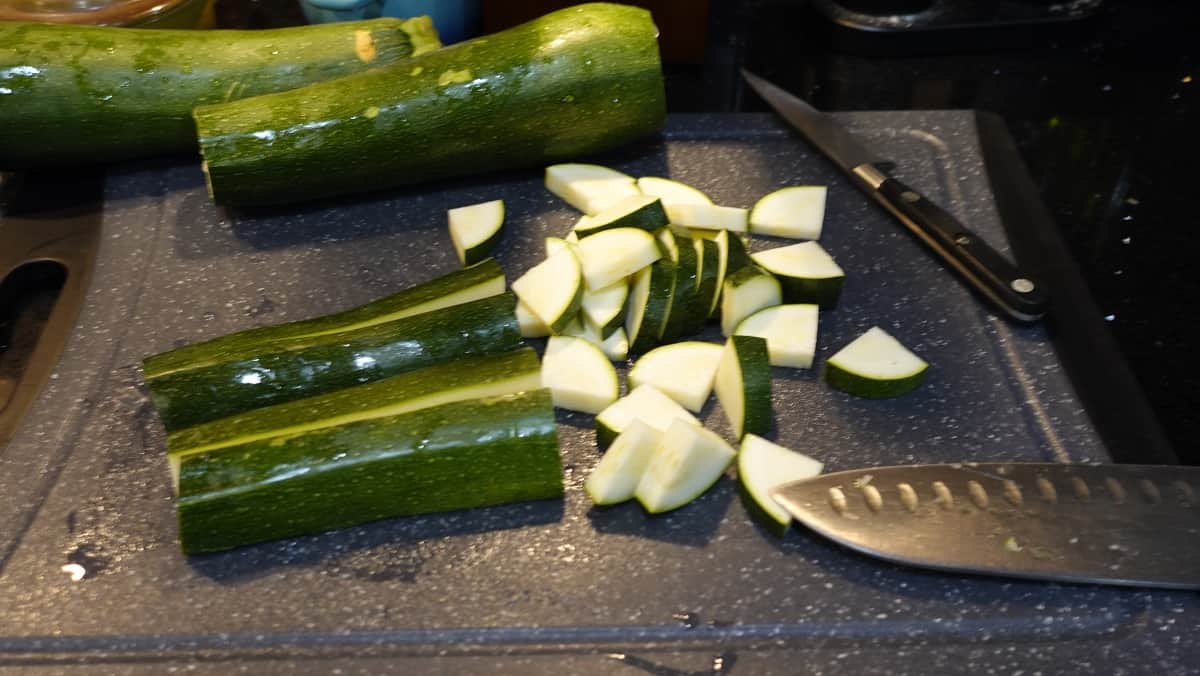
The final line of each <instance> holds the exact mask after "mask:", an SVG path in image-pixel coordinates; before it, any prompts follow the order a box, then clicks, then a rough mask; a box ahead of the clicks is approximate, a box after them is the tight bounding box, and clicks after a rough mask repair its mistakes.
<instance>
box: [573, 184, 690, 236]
mask: <svg viewBox="0 0 1200 676" xmlns="http://www.w3.org/2000/svg"><path fill="white" fill-rule="evenodd" d="M584 219H586V222H585V221H584ZM666 225H667V212H666V211H665V210H664V209H663V205H662V200H660V199H658V198H657V197H651V196H649V195H630V196H629V197H626V198H624V199H622V200H621V201H619V202H617V203H616V204H614V205H612V206H610V207H608V208H607V209H605V210H604V211H601V212H600V213H598V214H595V215H594V216H584V217H583V218H581V219H580V222H579V223H577V224H576V225H575V230H574V232H575V234H576V235H577V236H578V237H579V238H580V239H583V238H585V237H588V236H589V235H594V234H596V233H599V232H604V231H605V230H612V229H613V228H637V229H639V230H645V231H646V232H654V231H655V230H658V229H659V228H662V227H664V226H666Z"/></svg>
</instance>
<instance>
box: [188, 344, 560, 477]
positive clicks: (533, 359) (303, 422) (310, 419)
mask: <svg viewBox="0 0 1200 676" xmlns="http://www.w3.org/2000/svg"><path fill="white" fill-rule="evenodd" d="M527 383H535V384H534V385H533V386H532V387H531V386H529V385H528V384H527ZM540 384H541V362H540V361H539V360H538V356H537V352H535V351H534V350H533V348H530V347H522V348H520V349H517V350H513V351H511V352H502V353H499V354H489V355H478V356H473V357H463V358H461V359H455V360H453V361H446V362H442V363H440V364H435V365H433V366H427V367H425V368H423V369H419V370H416V371H409V372H407V373H402V374H400V375H397V376H392V377H391V378H385V379H383V380H377V381H375V382H373V383H367V384H365V385H357V386H355V387H348V388H345V389H341V390H334V391H333V392H328V393H326V394H322V395H318V396H315V397H308V398H305V399H300V400H297V401H292V402H288V403H286V404H278V405H276V406H268V407H266V408H260V409H255V410H253V411H247V412H245V413H239V414H238V415H234V416H230V417H228V418H221V419H219V420H214V421H212V422H208V423H204V424H201V425H195V426H193V427H188V428H185V429H182V430H179V431H177V432H172V433H170V434H168V435H167V452H168V454H169V455H171V456H174V457H183V456H186V455H190V454H195V453H200V452H210V451H214V450H219V449H225V448H230V447H233V446H238V445H241V444H245V443H248V442H249V441H253V440H257V439H271V438H277V437H287V436H291V435H295V434H301V433H307V432H310V431H312V430H314V429H318V428H321V427H332V426H334V425H337V424H342V423H344V422H348V421H349V420H350V419H367V418H379V417H384V416H388V415H397V414H399V413H401V412H404V411H410V410H416V409H419V408H428V407H430V406H435V405H440V404H443V403H447V402H449V401H461V400H463V399H471V398H477V397H481V396H490V394H509V393H512V392H519V391H523V390H528V389H536V388H537V387H540ZM509 387H511V388H512V389H504V388H509ZM489 388H499V389H501V390H503V391H499V392H490V394H489V393H484V394H474V395H471V396H462V393H463V392H468V391H479V390H486V389H489ZM433 400H438V401H433ZM431 401H432V402H433V403H430V402H431Z"/></svg>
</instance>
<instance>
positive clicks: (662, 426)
mask: <svg viewBox="0 0 1200 676" xmlns="http://www.w3.org/2000/svg"><path fill="white" fill-rule="evenodd" d="M634 420H641V421H642V422H644V423H646V424H647V425H649V426H651V427H653V428H654V429H656V430H658V431H660V432H661V431H665V430H666V429H667V428H668V427H670V426H671V423H672V422H673V421H675V420H683V421H685V422H687V423H689V424H692V425H699V424H700V421H699V420H696V417H695V416H693V415H692V414H691V413H688V411H687V409H685V408H684V407H682V406H680V405H679V404H678V403H676V402H675V400H674V399H671V398H670V397H668V396H667V395H665V394H663V393H662V392H660V391H658V389H656V388H655V387H653V386H652V385H642V386H641V387H636V388H634V389H633V391H632V392H630V393H629V394H627V395H625V396H624V397H621V398H620V399H618V400H617V401H616V402H614V403H613V404H612V405H611V406H609V407H608V408H606V409H604V410H603V411H601V412H600V413H598V414H597V415H596V443H597V445H598V446H599V447H600V448H606V447H607V446H608V445H609V444H610V443H612V440H613V439H616V438H617V435H618V434H620V433H621V432H623V431H624V430H625V428H626V427H628V426H629V423H631V422H632V421H634Z"/></svg>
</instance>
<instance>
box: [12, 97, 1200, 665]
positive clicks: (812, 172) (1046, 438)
mask: <svg viewBox="0 0 1200 676" xmlns="http://www.w3.org/2000/svg"><path fill="white" fill-rule="evenodd" d="M845 119H846V121H847V122H848V123H849V124H850V125H851V126H852V127H853V128H854V129H855V130H856V131H858V132H860V133H861V134H862V135H863V136H864V137H865V138H866V139H868V140H870V141H871V142H873V143H877V144H878V145H879V146H880V148H881V149H882V151H883V154H884V155H887V156H890V157H892V158H894V159H896V160H897V161H898V162H899V168H898V170H897V174H898V175H899V177H900V178H902V179H904V180H905V181H907V182H909V183H911V184H912V185H913V186H915V187H916V188H918V189H919V190H922V191H924V192H926V194H928V195H930V196H931V197H933V198H934V199H936V200H937V201H939V202H941V203H942V204H944V205H946V206H947V207H948V208H949V210H950V211H952V212H953V213H955V214H956V215H958V216H959V217H961V218H963V219H964V220H965V221H966V222H968V223H970V224H971V225H972V227H973V228H975V229H976V230H977V231H978V232H979V233H980V234H981V235H982V236H984V237H985V238H987V239H988V240H989V241H990V242H991V243H993V244H994V245H996V246H998V247H1000V248H1001V249H1005V250H1006V249H1007V247H1006V246H1005V240H1004V235H1003V230H1002V228H1001V226H1000V224H999V223H998V221H997V218H996V215H995V213H994V210H993V208H992V206H991V198H990V194H989V192H988V183H987V180H986V177H985V176H984V175H983V169H982V164H981V162H980V157H979V150H978V147H977V145H976V136H975V131H974V118H973V116H972V114H970V113H968V112H939V113H920V112H914V113H859V114H851V115H847V116H845ZM599 161H601V162H604V163H607V164H610V165H613V166H616V167H618V168H620V169H623V170H625V171H627V172H629V173H631V174H634V175H647V174H651V175H660V176H669V177H671V178H675V179H678V180H682V181H685V182H687V183H690V184H692V185H695V186H697V187H698V188H700V189H702V190H704V191H706V192H708V193H709V194H710V195H711V196H712V197H713V198H714V199H715V200H716V201H717V202H719V203H721V204H727V205H735V206H743V207H749V206H751V205H752V204H753V201H754V200H755V199H756V198H757V197H758V196H760V195H762V194H765V193H766V192H768V191H770V190H771V189H774V188H777V187H780V186H784V185H788V184H796V183H821V184H828V185H829V198H828V217H827V220H826V226H825V234H824V235H823V237H822V239H821V243H822V244H823V245H824V246H825V247H826V248H827V249H828V250H829V251H830V252H831V253H832V254H833V256H834V257H835V258H836V259H837V260H838V262H839V263H840V264H841V265H842V267H843V268H845V270H846V271H847V281H846V287H845V291H844V294H843V297H842V301H841V303H840V306H839V307H838V308H837V309H835V310H831V311H826V312H823V313H822V315H821V325H820V338H819V353H818V358H817V366H816V367H815V368H814V369H812V370H808V371H796V370H777V371H776V374H775V375H776V379H775V393H776V394H775V397H776V420H777V429H776V431H775V433H774V434H773V435H772V436H773V437H774V438H776V439H777V440H778V441H779V442H780V443H783V444H785V445H788V446H791V447H793V448H796V449H797V450H800V451H803V452H805V453H807V454H810V455H812V456H815V457H817V458H819V459H821V460H823V461H824V462H825V463H826V467H827V469H828V470H830V471H832V470H841V469H849V468H855V467H861V466H868V465H876V464H898V463H912V462H941V461H954V460H977V461H984V460H1040V461H1055V460H1057V461H1083V460H1104V459H1106V455H1105V451H1104V449H1103V447H1102V446H1101V444H1100V442H1099V441H1098V438H1097V436H1096V434H1095V432H1094V430H1093V429H1092V427H1091V425H1090V423H1089V421H1088V419H1087V416H1086V414H1085V412H1084V411H1083V410H1082V408H1081V406H1080V404H1079V403H1078V401H1077V399H1076V397H1075V395H1074V393H1073V392H1072V390H1071V388H1070V386H1069V384H1068V382H1067V380H1066V376H1065V375H1064V373H1063V372H1062V370H1061V369H1060V367H1059V363H1058V360H1057V358H1056V356H1055V354H1054V351H1053V349H1052V348H1051V346H1050V343H1049V342H1048V340H1047V337H1046V335H1045V333H1044V332H1043V330H1042V329H1041V328H1038V327H1033V328H1017V327H1014V326H1013V325H1010V324H1008V323H1006V322H1004V321H1003V320H1000V319H998V318H996V317H994V316H992V315H991V314H990V313H989V312H988V311H987V309H986V308H985V307H984V306H983V305H981V304H980V303H979V302H978V301H977V300H976V299H975V298H974V297H973V296H972V295H971V294H970V293H969V292H968V291H967V290H966V289H965V288H964V287H963V286H961V285H960V284H959V283H958V282H957V281H956V280H955V278H954V277H953V276H952V275H951V274H950V273H949V272H947V271H946V270H944V269H943V268H942V267H941V266H940V265H939V264H938V263H937V262H936V260H935V259H934V258H933V257H932V256H931V255H929V254H927V253H926V252H925V251H924V250H923V249H922V248H921V247H920V246H919V245H918V244H917V242H916V241H915V240H914V239H913V238H912V237H911V236H910V235H908V234H907V233H906V232H904V231H903V230H902V229H901V228H900V226H898V225H897V224H895V223H894V222H892V220H891V219H890V218H889V217H888V216H887V215H886V214H885V213H884V212H883V211H882V210H880V209H878V208H877V207H875V206H874V205H872V204H871V203H869V202H868V200H867V199H866V198H865V197H864V196H862V195H861V194H859V193H858V192H857V191H856V190H855V189H854V188H853V186H851V185H850V184H849V183H848V182H847V181H846V180H845V179H844V178H843V177H841V176H840V175H839V174H837V173H836V172H835V171H834V170H833V169H832V167H831V166H830V165H828V164H827V163H826V162H825V161H824V160H822V159H821V158H820V157H818V156H817V155H815V154H814V152H813V151H812V150H811V149H810V148H809V147H808V146H806V145H805V144H804V143H803V142H802V141H800V140H798V139H797V138H796V137H794V136H793V135H791V134H790V133H789V132H787V131H786V130H785V129H783V128H782V127H780V126H779V124H778V123H776V122H775V121H774V119H773V118H771V117H769V116H761V115H742V116H732V115H728V116H681V117H675V118H673V119H672V120H671V121H670V125H669V128H668V130H667V131H666V132H665V134H664V135H663V136H662V138H661V139H658V140H656V141H653V142H649V143H647V144H644V145H641V146H638V147H635V148H630V149H627V150H625V151H623V152H621V153H620V154H617V155H610V156H607V157H603V158H599ZM106 191H107V198H106V209H105V214H104V243H103V246H102V250H101V253H100V258H99V262H98V265H97V269H96V274H95V279H94V282H93V284H92V290H91V298H90V302H89V303H88V305H87V307H86V308H85V310H84V312H83V315H82V317H81V319H80V321H79V327H78V331H77V332H76V333H75V335H74V337H73V338H72V339H71V341H70V343H69V345H68V347H67V350H66V352H65V354H64V356H63V358H62V361H61V363H60V364H59V366H58V369H57V371H56V372H55V374H54V377H53V379H52V380H51V382H50V383H49V385H48V386H47V387H46V388H45V390H44V391H43V393H42V396H41V399H40V401H39V403H38V404H37V406H36V407H35V409H34V410H33V412H32V413H31V414H30V416H29V417H28V419H27V421H26V423H25V424H24V426H23V428H22V430H21V431H20V432H19V433H18V436H17V437H16V438H15V439H14V440H13V441H12V442H11V443H10V444H9V445H8V446H7V447H5V448H3V449H0V608H2V609H3V612H0V667H5V666H8V667H12V668H14V669H16V670H20V671H21V672H22V673H30V672H38V671H45V672H53V673H58V672H67V671H74V670H77V669H78V670H85V671H94V672H98V673H143V672H145V673H163V672H165V671H168V670H171V669H176V668H178V669H184V668H186V669H189V670H192V671H196V672H202V673H230V672H235V671H243V672H247V673H276V672H285V671H292V670H293V669H294V668H296V667H297V666H302V667H305V668H306V669H307V670H312V671H319V672H322V673H324V672H332V671H333V670H338V669H340V670H341V671H342V673H357V672H363V673H393V672H394V673H428V672H443V673H476V672H487V673H496V672H504V673H522V674H532V673H597V672H599V673H631V674H633V673H659V674H664V673H665V674H674V673H691V672H693V671H706V670H712V669H713V668H714V667H715V666H719V667H721V670H722V671H724V672H728V673H735V674H737V673H745V674H766V673H786V674H791V673H801V672H811V673H865V672H873V671H879V670H886V671H887V672H888V673H892V674H901V673H915V674H925V673H935V672H957V671H971V672H973V673H978V672H983V671H987V670H988V669H995V670H996V671H1000V672H1005V673H1015V672H1016V671H1018V670H1026V671H1029V672H1033V671H1039V670H1040V671H1045V672H1054V673H1075V672H1080V673H1093V672H1111V671H1112V668H1113V667H1114V666H1120V665H1128V668H1129V670H1130V671H1134V672H1139V671H1146V672H1153V673H1181V672H1184V671H1187V670H1188V669H1194V668H1195V666H1194V665H1196V664H1198V663H1200V661H1198V660H1200V653H1198V649H1197V647H1195V644H1194V643H1193V642H1192V641H1191V638H1192V636H1190V635H1189V632H1192V631H1194V630H1195V628H1196V627H1197V625H1198V622H1197V619H1196V618H1197V616H1198V615H1200V608H1198V605H1200V604H1198V602H1197V597H1196V596H1195V595H1193V594H1186V593H1170V592H1149V591H1138V590H1123V589H1105V588H1094V587H1087V586H1067V585H1055V584H1039V583H1033V582H1012V581H1005V580H997V579H970V578H962V577H953V576H945V575H940V574H934V573H926V572H920V571H915V570H910V569H901V568H897V567H894V566H891V565H888V564H884V563H880V562H877V561H874V560H870V559H866V558H862V557H860V556H858V555H856V554H852V553H850V552H847V551H844V550H841V549H839V548H837V547H836V546H834V545H831V544H828V543H826V542H824V541H821V540H819V539H818V538H816V537H815V536H812V535H809V534H807V533H804V532H793V533H791V534H789V536H788V537H787V538H785V539H783V540H776V539H773V538H771V537H770V536H768V535H766V534H765V533H764V532H762V531H760V530H759V529H758V528H757V527H755V526H754V525H753V524H752V523H751V522H749V521H748V519H747V515H746V513H745V510H744V509H743V506H742V505H741V503H740V502H739V500H738V498H737V496H736V490H735V485H734V483H733V481H732V480H730V479H725V480H722V482H721V483H720V484H719V485H718V486H717V488H715V489H714V490H712V491H710V492H709V493H708V494H706V495H705V496H704V497H703V498H701V499H700V500H699V501H698V502H697V503H695V504H693V505H691V506H688V507H687V508H685V509H682V510H679V511H677V512H675V513H671V514H669V515H665V516H661V517H656V518H648V517H647V516H646V515H645V514H643V512H642V511H641V510H640V508H638V507H637V506H635V505H623V506H619V507H616V508H612V509H607V510H596V509H593V508H591V507H590V504H589V501H588V500H587V498H586V496H585V495H584V494H583V491H582V490H581V482H582V480H583V478H584V477H585V476H586V474H587V472H588V470H589V469H590V467H591V466H592V465H593V464H594V463H595V461H596V460H597V458H598V455H597V452H596V450H595V448H594V444H593V434H592V431H591V420H590V417H588V416H583V415H575V414H562V415H560V418H559V419H560V422H561V426H560V429H561V439H562V453H563V459H564V464H565V467H566V483H567V492H566V497H565V499H563V500H561V501H550V502H540V503H529V504H521V505H512V506H506V507H499V508H492V509H483V510H473V511H467V512H460V513H452V514H444V515H432V516H425V517H413V518H402V519H393V520H388V521H384V522H379V523H374V524H369V525H366V526H362V527H358V528H349V529H345V530H341V531H338V532H333V533H328V534H323V535H317V536H312V537H303V538H296V539H292V540H287V541H281V542H274V543H267V544H263V545H258V546H254V547H248V548H244V549H241V550H237V551H233V552H228V553H224V554H219V555H211V556H206V557H198V558H190V559H189V558H186V557H184V556H182V555H181V554H180V552H179V550H178V547H177V544H176V532H175V523H174V511H173V507H172V503H171V491H170V488H169V486H168V479H167V470H166V463H165V460H164V457H163V435H162V431H161V428H160V427H159V426H158V424H157V423H156V421H155V419H154V415H153V412H152V410H151V408H150V407H149V404H148V402H147V400H146V398H145V397H144V395H143V393H142V392H141V390H140V389H139V382H140V381H139V374H138V366H137V365H138V363H139V361H140V360H141V359H142V358H143V357H145V356H146V355H148V354H151V353H155V352H159V351H162V350H166V349H168V348H171V347H173V346H177V345H181V344H184V343H188V342H193V341H198V340H202V339H205V338H210V337H213V336H217V335H221V334H224V333H228V332H231V331H236V330H239V329H245V328H249V327H253V326H259V325H263V324H270V323H278V322H283V321H288V320H293V319H300V318H305V317H310V316H314V315H318V314H324V313H327V312H331V311H335V310H340V309H343V308H346V307H350V306H353V305H357V304H360V303H363V302H366V301H368V300H370V299H373V298H376V297H378V296H381V295H384V294H387V293H391V292H393V291H395V290H397V289H400V288H402V287H405V286H407V285H409V284H412V283H415V282H419V281H422V280H425V279H428V278H431V277H434V276H436V275H439V274H442V273H444V272H447V271H449V270H451V269H453V268H454V267H455V266H456V262H455V259H454V254H453V251H452V248H451V246H450V242H449V239H448V236H447V234H446V230H445V223H444V218H445V215H444V212H445V209H447V208H449V207H454V206H460V205H464V204H469V203H472V202H477V201H482V200H487V199H495V198H503V199H504V200H505V201H506V204H507V206H508V226H507V227H508V230H507V233H506V235H505V238H504V241H503V244H502V246H501V249H500V250H499V253H498V258H499V260H500V262H501V263H502V265H503V266H504V267H505V269H506V270H507V272H508V273H509V275H510V279H512V278H515V277H516V276H517V275H519V274H520V273H521V272H523V271H524V270H525V269H526V268H528V267H529V266H530V265H532V264H533V263H534V262H536V260H537V259H538V258H540V256H541V252H542V244H541V239H542V237H543V236H545V235H548V234H563V233H565V232H566V231H567V230H568V229H569V228H570V226H571V225H572V223H573V221H574V218H575V216H576V214H574V213H573V212H572V210H571V209H570V208H569V207H567V206H566V205H564V204H563V203H561V202H560V201H559V200H558V199H556V198H555V197H553V196H552V195H550V194H549V193H548V192H547V191H545V190H544V188H543V187H542V184H541V175H540V172H539V171H536V170H530V171H524V172H514V173H508V174H503V175H495V176H489V177H483V178H478V179H471V180H462V181H457V182H452V183H443V184H437V185H429V186H421V187H417V188H412V189H407V190H404V191H401V192H392V193H387V194H383V195H373V196H370V197H366V198H362V199H358V200H348V201H344V202H342V203H338V204H324V205H316V206H308V207H304V208H298V209H290V210H277V211H272V212H253V213H247V212H239V213H234V212H227V211H223V210H220V209H217V208H215V207H214V206H213V205H212V204H211V203H210V202H209V200H208V198H207V196H206V195H205V191H204V186H203V180H202V177H201V173H200V171H199V168H198V167H196V166H192V165H182V166H181V165H168V166H156V167H140V168H138V167H135V168H125V169H121V170H118V171H114V172H112V173H111V174H110V176H109V179H108V183H107V188H106ZM777 243H778V242H773V241H768V240H767V239H760V240H755V242H754V245H753V247H752V249H755V250H757V249H760V248H765V247H768V246H773V245H776V244H777ZM872 325H879V326H882V327H884V328H885V329H886V330H888V331H889V332H892V333H893V334H894V335H896V336H897V337H899V338H900V339H901V340H902V341H903V342H904V343H906V344H907V345H908V346H910V347H911V348H912V349H913V350H914V351H916V352H917V353H918V354H920V355H922V356H923V357H925V358H926V360H928V361H929V362H930V363H931V367H930V370H929V376H928V381H927V382H926V384H925V385H924V386H922V387H921V388H920V389H919V390H918V391H916V392H914V393H912V394H910V395H907V396H905V397H902V398H899V399H896V400H891V401H868V400H861V399H856V398H853V397H850V396H846V395H844V394H842V393H839V392H836V391H832V390H830V389H829V388H827V387H825V386H824V385H823V384H822V383H821V381H820V379H819V377H818V374H819V371H820V366H821V363H822V362H823V361H824V358H826V357H827V356H828V355H830V354H832V353H833V352H834V351H836V350H837V349H838V348H839V347H840V346H842V345H844V344H845V343H846V342H848V341H849V340H850V339H851V338H853V337H854V336H855V335H857V334H858V333H860V332H862V331H863V330H865V329H867V328H869V327H870V326H872ZM704 337H705V338H707V339H711V340H718V339H719V337H718V334H717V332H716V330H715V329H710V331H709V333H708V334H706V335H705V336H704ZM714 408H715V407H714V406H713V405H711V404H710V407H709V409H708V410H706V411H705V414H704V418H705V420H706V421H707V422H708V423H709V424H710V425H711V426H712V427H713V428H714V429H716V430H717V431H718V432H725V431H726V430H727V428H726V425H725V423H724V421H723V420H722V418H721V414H720V411H717V410H713V409H714ZM64 566H67V567H66V568H64ZM72 573H74V574H75V577H78V576H79V575H83V577H82V579H72ZM621 656H623V657H621ZM299 659H303V660H304V661H303V662H297V660H299ZM639 670H640V671H639ZM672 670H676V671H672Z"/></svg>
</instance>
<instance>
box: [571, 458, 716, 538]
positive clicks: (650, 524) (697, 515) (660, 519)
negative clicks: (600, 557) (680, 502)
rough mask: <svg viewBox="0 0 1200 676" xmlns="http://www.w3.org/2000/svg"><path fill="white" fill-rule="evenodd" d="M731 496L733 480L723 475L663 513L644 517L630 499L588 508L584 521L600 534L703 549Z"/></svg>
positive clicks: (711, 536) (641, 510) (634, 502)
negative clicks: (626, 536) (694, 496)
mask: <svg viewBox="0 0 1200 676" xmlns="http://www.w3.org/2000/svg"><path fill="white" fill-rule="evenodd" d="M734 493H736V491H735V490H734V487H733V481H732V480H731V479H730V478H729V477H728V476H725V477H722V478H721V479H720V480H719V481H718V482H717V486H716V487H715V488H713V489H710V490H708V491H707V492H705V493H704V495H701V496H700V497H699V498H697V499H696V500H694V501H692V502H690V503H688V504H687V505H685V506H683V507H680V508H679V509H677V510H674V511H671V512H667V513H666V514H658V515H651V514H647V513H646V510H644V509H642V507H641V505H639V504H638V503H637V501H636V500H630V501H628V502H624V503H621V504H619V505H613V506H611V507H592V508H591V509H589V510H588V511H587V518H588V521H589V522H591V524H592V527H593V528H595V529H596V530H597V531H598V532H600V533H604V534H615V535H629V536H635V537H642V538H647V539H650V540H659V541H662V542H668V543H671V544H675V545H683V546H685V547H703V546H705V545H707V544H708V543H709V542H710V541H711V540H712V539H713V537H715V536H716V534H717V530H718V529H719V528H720V526H721V522H722V521H723V520H724V519H725V513H726V512H728V511H729V504H730V502H732V501H733V498H734Z"/></svg>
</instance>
